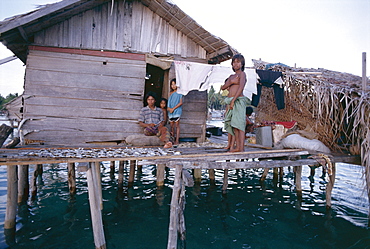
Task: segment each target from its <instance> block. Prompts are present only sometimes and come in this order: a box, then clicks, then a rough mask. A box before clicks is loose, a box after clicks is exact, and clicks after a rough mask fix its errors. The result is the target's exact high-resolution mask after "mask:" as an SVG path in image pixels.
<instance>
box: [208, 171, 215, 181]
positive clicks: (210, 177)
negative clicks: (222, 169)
mask: <svg viewBox="0 0 370 249" xmlns="http://www.w3.org/2000/svg"><path fill="white" fill-rule="evenodd" d="M208 175H209V181H210V182H211V184H214V183H215V180H216V176H215V170H214V169H209V170H208Z"/></svg>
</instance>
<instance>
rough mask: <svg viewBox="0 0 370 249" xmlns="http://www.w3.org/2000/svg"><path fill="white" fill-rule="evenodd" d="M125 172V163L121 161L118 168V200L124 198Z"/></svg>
mask: <svg viewBox="0 0 370 249" xmlns="http://www.w3.org/2000/svg"><path fill="white" fill-rule="evenodd" d="M124 170H125V161H119V166H118V184H117V185H118V186H117V188H118V189H117V198H118V199H122V198H123V171H124Z"/></svg>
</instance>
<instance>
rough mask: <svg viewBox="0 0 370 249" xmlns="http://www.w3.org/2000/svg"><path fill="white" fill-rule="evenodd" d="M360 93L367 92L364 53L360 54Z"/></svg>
mask: <svg viewBox="0 0 370 249" xmlns="http://www.w3.org/2000/svg"><path fill="white" fill-rule="evenodd" d="M362 91H363V92H366V91H367V75H366V52H362Z"/></svg>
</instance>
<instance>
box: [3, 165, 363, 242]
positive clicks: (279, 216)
mask: <svg viewBox="0 0 370 249" xmlns="http://www.w3.org/2000/svg"><path fill="white" fill-rule="evenodd" d="M117 167H118V166H117ZM128 167H129V166H128V165H127V169H126V170H125V175H124V176H125V183H124V186H125V187H124V189H123V191H118V187H117V178H118V175H117V173H115V174H113V175H112V174H110V169H109V162H104V163H103V164H102V187H103V199H104V209H103V211H102V212H103V223H104V231H105V236H106V241H107V248H166V246H167V236H168V223H169V210H170V206H169V204H170V201H171V200H170V198H171V191H172V186H173V180H174V170H173V169H171V170H169V171H167V173H166V180H165V186H164V187H163V188H162V189H158V188H157V187H156V184H155V167H154V166H144V167H143V170H142V172H139V173H137V174H136V178H135V183H134V186H133V187H132V188H127V179H128V170H129V169H128ZM33 170H34V166H31V168H30V175H31V174H32V173H33ZM261 174H262V170H261V169H258V170H257V169H250V170H230V171H229V187H228V191H227V193H226V194H222V191H221V187H222V178H223V171H222V170H216V182H215V185H211V184H210V183H209V180H208V178H207V172H206V171H203V178H202V181H201V182H200V183H199V184H197V185H196V186H194V187H192V188H187V190H186V201H187V203H186V208H185V221H186V228H187V240H186V247H187V248H370V233H369V232H370V231H369V229H368V228H367V212H368V209H369V206H368V200H367V196H366V194H365V192H364V191H363V189H364V188H363V186H364V183H363V180H362V168H361V166H354V165H349V164H337V175H336V182H335V186H334V189H333V196H332V209H331V210H329V211H327V210H326V208H325V186H326V179H325V177H324V176H322V172H321V169H317V170H316V174H315V176H314V177H310V169H309V167H307V166H305V167H303V172H302V188H303V196H302V200H301V201H298V199H297V196H296V193H295V187H294V175H293V173H292V169H290V168H285V169H284V177H283V179H281V181H276V180H274V179H273V174H272V172H270V173H269V175H268V177H267V179H266V181H265V182H264V183H261V182H260V181H259V178H260V176H261ZM30 179H31V178H30ZM38 184H39V185H38V188H39V191H38V194H37V197H36V198H35V199H34V200H30V201H28V203H27V205H24V206H21V207H20V211H19V216H18V218H17V226H16V228H17V231H16V236H15V238H14V240H13V241H11V239H9V237H6V236H4V231H3V230H1V231H0V248H94V242H93V235H92V227H91V219H90V209H89V203H88V195H87V183H86V174H85V173H78V174H77V194H76V196H75V197H74V198H71V197H70V195H69V193H68V186H67V170H66V165H65V164H60V165H59V164H53V165H45V166H44V174H43V177H42V180H41V179H39V181H38ZM5 208H6V167H4V166H2V167H0V226H1V227H2V228H3V224H4V218H5ZM6 240H8V241H6ZM7 243H8V244H7ZM9 244H11V247H9Z"/></svg>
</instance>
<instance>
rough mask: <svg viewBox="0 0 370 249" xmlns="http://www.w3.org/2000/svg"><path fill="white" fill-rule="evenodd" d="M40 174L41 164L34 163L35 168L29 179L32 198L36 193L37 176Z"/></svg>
mask: <svg viewBox="0 0 370 249" xmlns="http://www.w3.org/2000/svg"><path fill="white" fill-rule="evenodd" d="M41 174H42V164H37V165H35V170H34V171H33V174H32V181H31V184H32V185H31V199H32V200H33V199H34V198H35V197H36V195H37V178H38V177H39V176H40V177H41Z"/></svg>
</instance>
